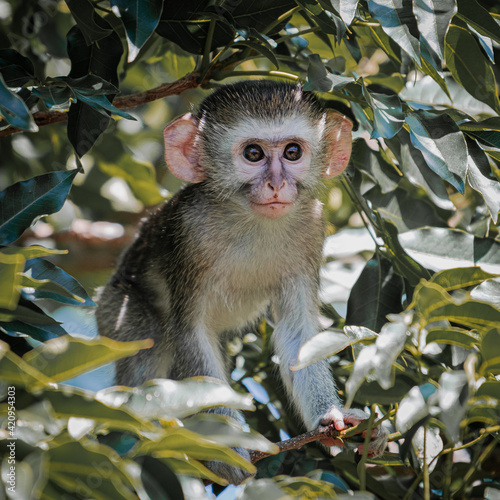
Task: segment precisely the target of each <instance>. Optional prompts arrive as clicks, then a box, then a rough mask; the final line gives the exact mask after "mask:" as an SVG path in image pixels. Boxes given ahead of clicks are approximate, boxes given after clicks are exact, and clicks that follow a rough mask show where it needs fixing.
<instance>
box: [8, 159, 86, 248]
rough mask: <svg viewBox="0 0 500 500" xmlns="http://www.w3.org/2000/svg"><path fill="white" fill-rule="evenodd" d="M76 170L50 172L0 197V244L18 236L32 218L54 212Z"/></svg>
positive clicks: (11, 188)
mask: <svg viewBox="0 0 500 500" xmlns="http://www.w3.org/2000/svg"><path fill="white" fill-rule="evenodd" d="M77 173H78V170H76V169H75V170H69V171H66V172H50V173H48V174H43V175H39V176H37V177H33V178H32V179H29V180H27V181H22V182H17V183H16V184H13V185H12V186H9V187H8V188H7V189H6V190H5V191H2V192H1V193H0V207H1V208H0V244H2V245H6V244H7V243H11V242H12V241H14V240H16V239H17V238H19V236H21V234H22V233H23V232H24V230H25V229H27V228H28V227H29V226H30V225H31V224H32V222H33V220H34V219H35V218H36V217H39V216H40V215H47V214H52V213H54V212H57V211H58V210H60V209H61V207H62V206H63V203H64V200H65V199H66V197H67V196H68V193H69V190H70V189H71V184H72V182H73V179H74V178H75V175H76V174H77Z"/></svg>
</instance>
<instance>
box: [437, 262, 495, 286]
mask: <svg viewBox="0 0 500 500" xmlns="http://www.w3.org/2000/svg"><path fill="white" fill-rule="evenodd" d="M497 276H498V275H497V274H490V273H487V272H485V271H483V270H482V269H481V268H480V267H462V268H455V269H445V270H444V271H440V272H438V273H436V274H434V275H433V276H432V278H431V279H430V282H431V283H436V285H439V286H441V287H443V288H444V289H445V290H446V291H450V290H457V289H459V288H467V287H469V286H474V285H479V283H482V282H483V281H485V280H487V279H490V278H495V277H497Z"/></svg>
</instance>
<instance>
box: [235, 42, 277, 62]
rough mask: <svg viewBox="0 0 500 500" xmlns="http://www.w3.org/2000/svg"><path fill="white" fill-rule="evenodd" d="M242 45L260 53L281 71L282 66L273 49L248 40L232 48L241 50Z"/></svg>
mask: <svg viewBox="0 0 500 500" xmlns="http://www.w3.org/2000/svg"><path fill="white" fill-rule="evenodd" d="M242 45H243V46H244V47H250V48H251V49H254V50H255V51H256V52H258V53H259V54H261V55H263V56H264V57H265V58H266V59H268V60H269V61H271V62H272V63H273V64H274V66H275V68H276V69H279V66H280V65H279V62H278V59H276V56H275V55H274V52H273V50H272V48H271V47H270V46H269V45H268V44H264V43H256V42H249V41H248V40H238V41H236V42H235V43H233V45H232V47H235V48H239V47H241V46H242Z"/></svg>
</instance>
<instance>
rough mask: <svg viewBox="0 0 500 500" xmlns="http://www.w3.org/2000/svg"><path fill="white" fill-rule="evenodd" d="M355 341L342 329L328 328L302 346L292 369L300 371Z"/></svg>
mask: <svg viewBox="0 0 500 500" xmlns="http://www.w3.org/2000/svg"><path fill="white" fill-rule="evenodd" d="M355 341H356V340H353V339H351V338H349V337H348V336H347V335H345V333H343V332H342V331H329V330H327V331H324V332H321V333H318V334H316V335H314V336H313V337H311V338H310V339H309V340H307V341H306V342H305V343H304V344H303V345H302V346H301V348H300V350H299V354H298V356H297V363H296V364H295V365H294V366H291V367H290V370H292V371H298V370H301V369H302V368H305V367H306V366H309V365H311V364H312V363H315V362H316V361H319V360H321V359H325V358H328V357H330V356H333V355H334V354H337V353H338V352H340V351H342V350H344V349H345V348H346V347H347V346H349V345H351V344H352V343H353V342H355Z"/></svg>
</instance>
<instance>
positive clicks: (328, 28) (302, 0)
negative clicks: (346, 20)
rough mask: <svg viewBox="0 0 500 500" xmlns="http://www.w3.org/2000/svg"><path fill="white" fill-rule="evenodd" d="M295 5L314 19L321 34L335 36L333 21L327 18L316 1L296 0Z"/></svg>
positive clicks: (335, 26) (335, 29)
mask: <svg viewBox="0 0 500 500" xmlns="http://www.w3.org/2000/svg"><path fill="white" fill-rule="evenodd" d="M297 3H298V4H299V5H300V6H301V7H302V8H303V9H304V10H305V11H306V12H307V14H308V15H309V16H311V18H312V19H314V21H315V22H316V23H317V25H318V26H319V27H320V28H321V30H322V31H323V32H325V33H328V34H330V35H336V34H337V25H336V23H335V21H334V20H333V19H332V18H331V17H330V16H328V14H327V13H326V12H325V11H324V10H323V8H322V7H321V5H320V4H319V3H318V2H317V1H316V0H297ZM341 24H342V23H341Z"/></svg>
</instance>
